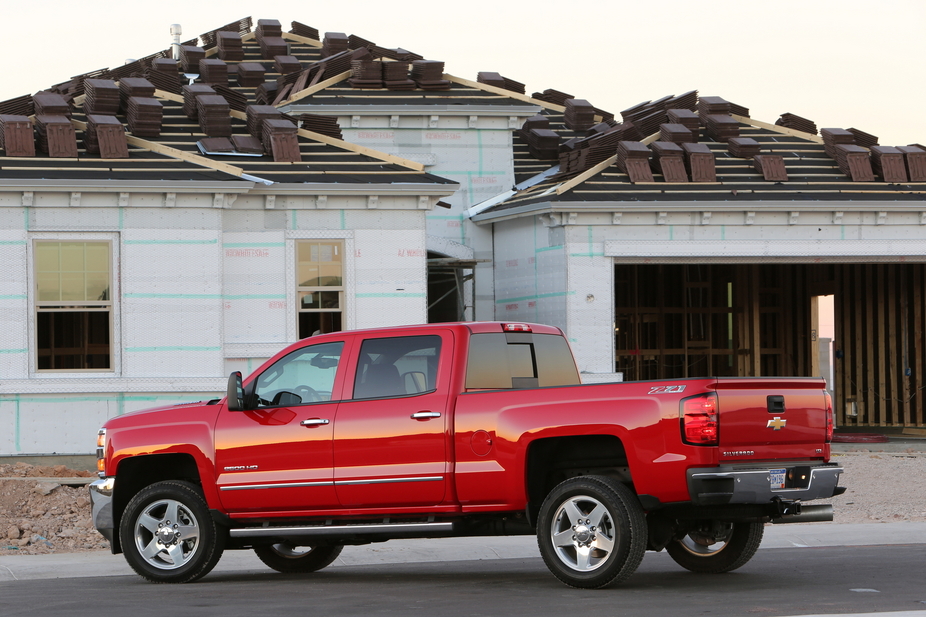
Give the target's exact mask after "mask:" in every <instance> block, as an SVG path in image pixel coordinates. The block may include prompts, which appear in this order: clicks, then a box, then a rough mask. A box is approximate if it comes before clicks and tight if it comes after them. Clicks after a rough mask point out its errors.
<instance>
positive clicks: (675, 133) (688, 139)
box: [659, 123, 698, 144]
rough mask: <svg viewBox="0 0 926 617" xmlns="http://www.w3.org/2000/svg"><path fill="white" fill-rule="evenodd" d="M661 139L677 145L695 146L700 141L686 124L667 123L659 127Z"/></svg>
mask: <svg viewBox="0 0 926 617" xmlns="http://www.w3.org/2000/svg"><path fill="white" fill-rule="evenodd" d="M659 139H660V141H671V142H672V143H675V144H693V143H695V142H697V141H698V136H697V135H695V134H694V133H692V132H691V130H690V129H689V128H688V127H687V126H685V125H684V124H676V123H666V124H660V125H659Z"/></svg>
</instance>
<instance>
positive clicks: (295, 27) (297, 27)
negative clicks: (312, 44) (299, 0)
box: [289, 21, 318, 41]
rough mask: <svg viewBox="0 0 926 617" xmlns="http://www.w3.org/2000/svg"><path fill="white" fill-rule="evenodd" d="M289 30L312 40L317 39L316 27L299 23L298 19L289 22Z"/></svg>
mask: <svg viewBox="0 0 926 617" xmlns="http://www.w3.org/2000/svg"><path fill="white" fill-rule="evenodd" d="M289 31H290V32H292V33H293V34H295V35H297V36H304V37H305V38H307V39H312V40H313V41H317V40H318V29H317V28H313V27H312V26H307V25H305V24H301V23H299V22H298V21H294V22H290V29H289Z"/></svg>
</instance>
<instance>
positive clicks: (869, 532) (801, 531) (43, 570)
mask: <svg viewBox="0 0 926 617" xmlns="http://www.w3.org/2000/svg"><path fill="white" fill-rule="evenodd" d="M885 544H926V523H828V524H823V523H796V524H790V525H767V526H766V528H765V539H764V540H763V541H762V546H761V547H760V548H763V549H766V548H789V549H800V548H817V547H825V546H871V545H885ZM539 557H540V553H539V552H538V550H537V541H536V539H535V538H534V537H533V536H504V537H491V538H439V539H432V540H392V541H390V542H384V543H382V544H372V545H367V546H348V547H346V548H345V549H344V552H343V553H341V556H340V557H339V558H338V560H337V561H335V562H334V564H332V566H331V567H345V566H361V565H374V564H387V563H418V562H427V563H440V562H442V561H478V560H491V559H523V558H539ZM242 571H245V572H246V571H260V572H266V571H267V567H266V566H264V564H262V563H261V562H260V560H258V559H257V557H256V556H255V555H254V553H253V552H252V551H228V552H227V553H225V555H223V556H222V560H221V561H220V562H219V564H218V566H216V568H215V572H242ZM128 575H134V572H133V571H132V570H131V569H130V568H129V566H128V565H127V564H126V563H125V559H123V557H122V556H121V555H112V554H110V553H109V552H107V551H93V552H86V553H63V554H56V555H5V556H0V582H6V581H17V580H38V579H55V578H83V577H96V576H128Z"/></svg>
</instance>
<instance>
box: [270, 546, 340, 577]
mask: <svg viewBox="0 0 926 617" xmlns="http://www.w3.org/2000/svg"><path fill="white" fill-rule="evenodd" d="M343 549H344V546H343V545H341V544H332V545H330V546H294V545H292V544H289V543H282V544H273V545H270V546H255V547H254V552H255V553H256V554H257V557H258V558H259V559H260V560H261V561H263V562H264V564H265V565H267V566H269V567H271V568H273V569H274V570H276V571H277V572H283V573H284V574H286V573H293V572H315V571H316V570H321V569H322V568H324V567H326V566H328V565H330V564H331V563H332V562H333V561H334V560H335V559H337V558H338V555H340V554H341V551H342V550H343Z"/></svg>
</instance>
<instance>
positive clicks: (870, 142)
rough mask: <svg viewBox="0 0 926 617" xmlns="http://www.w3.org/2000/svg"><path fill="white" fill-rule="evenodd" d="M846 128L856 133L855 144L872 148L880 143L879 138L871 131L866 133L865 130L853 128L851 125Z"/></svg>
mask: <svg viewBox="0 0 926 617" xmlns="http://www.w3.org/2000/svg"><path fill="white" fill-rule="evenodd" d="M846 130H847V131H849V132H850V133H852V134H853V135H855V145H857V146H861V147H863V148H871V147H872V146H877V145H878V138H877V137H875V136H874V135H872V134H871V133H866V132H865V131H862V130H859V129H853V128H851V127H850V128H847V129H846Z"/></svg>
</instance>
